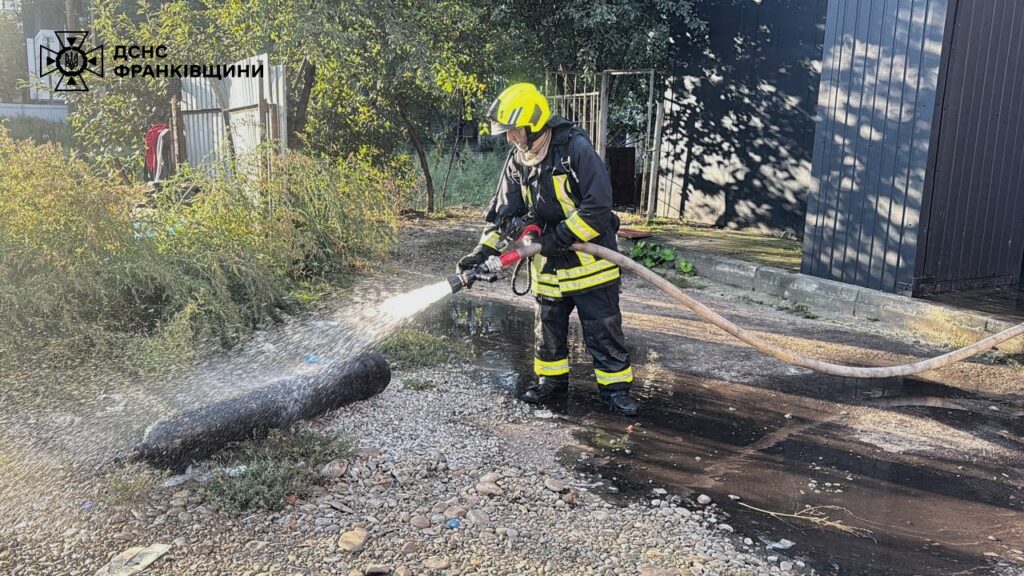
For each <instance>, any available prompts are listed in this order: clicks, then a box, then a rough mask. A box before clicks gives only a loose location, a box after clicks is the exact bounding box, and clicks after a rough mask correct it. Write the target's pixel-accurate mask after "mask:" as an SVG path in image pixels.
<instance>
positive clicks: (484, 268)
mask: <svg viewBox="0 0 1024 576" xmlns="http://www.w3.org/2000/svg"><path fill="white" fill-rule="evenodd" d="M523 240H524V242H522V243H520V245H519V247H517V248H513V249H512V250H509V251H508V252H506V253H504V254H502V255H501V256H500V257H499V256H492V257H490V258H488V259H487V261H486V262H484V263H483V264H481V265H479V266H477V267H476V268H474V269H473V270H470V271H466V272H463V273H461V274H456V275H454V276H452V277H450V278H448V284H449V285H450V286H451V290H452V293H455V292H458V291H460V290H462V289H463V288H469V287H471V286H472V285H473V282H476V281H477V280H480V279H488V280H490V279H491V278H495V279H496V278H497V276H498V274H499V272H500V271H501V270H503V269H504V268H507V267H509V266H511V265H513V264H516V263H518V262H520V261H521V260H524V259H527V258H530V257H532V256H534V255H536V254H537V253H539V252H540V244H537V243H531V242H530V237H529V236H527V237H526V238H523ZM571 248H572V249H573V250H576V251H577V252H583V253H585V254H590V255H591V256H594V257H596V258H602V259H604V260H608V261H609V262H614V263H615V264H618V265H619V266H620V267H621V268H624V269H626V270H630V271H632V272H634V273H636V274H637V275H638V276H640V277H641V278H643V279H644V281H646V282H647V283H649V284H651V285H653V286H654V287H656V288H659V289H661V290H662V291H663V292H665V294H667V295H668V296H670V297H671V298H672V299H674V300H675V301H677V302H679V303H680V304H682V305H683V306H685V307H687V308H689V309H690V310H692V311H693V312H694V313H695V314H697V316H699V317H701V318H702V319H704V320H706V321H708V322H710V323H711V324H714V325H715V326H717V327H718V328H721V329H722V330H724V331H725V332H726V333H728V334H730V335H732V336H733V337H735V338H737V339H738V340H740V341H742V342H744V343H746V344H748V345H750V346H752V347H753V348H755V349H757V350H758V351H760V352H762V353H764V354H766V355H768V356H771V357H773V358H776V359H778V360H781V361H783V362H785V363H787V364H790V365H793V366H799V367H801V368H808V369H810V370H814V371H815V372H821V373H823V374H831V375H833V376H842V377H846V378H893V377H899V376H910V375H912V374H919V373H921V372H928V371H930V370H937V369H939V368H944V367H946V366H949V365H951V364H955V363H957V362H962V361H963V360H966V359H968V358H971V357H972V356H976V355H978V354H981V353H982V352H986V351H988V350H991V349H993V348H995V347H996V346H999V345H1000V344H1002V343H1004V342H1007V341H1009V340H1011V339H1013V338H1016V337H1018V336H1021V335H1024V323H1020V324H1018V325H1016V326H1014V327H1012V328H1009V329H1007V330H1004V331H1002V332H1000V333H998V334H994V335H992V336H989V337H987V338H985V339H983V340H980V341H978V342H976V343H974V344H972V345H970V346H966V347H964V348H960V349H958V350H954V351H952V352H949V353H947V354H943V355H941V356H936V357H934V358H929V359H927V360H921V361H918V362H914V363H911V364H902V365H897V366H877V367H872V366H846V365H843V364H834V363H831V362H825V361H822V360H817V359H815V358H809V357H807V356H803V355H801V354H797V353H795V352H791V351H789V350H785V349H783V348H779V347H778V346H775V345H773V344H771V343H769V342H768V341H766V340H764V339H762V338H760V337H758V336H756V335H755V334H752V333H751V332H748V331H747V330H744V329H743V328H740V327H739V326H737V325H735V324H733V323H732V322H730V321H729V320H727V319H725V318H724V317H722V316H721V315H720V314H718V313H716V312H715V311H714V310H711V309H710V308H708V307H707V306H705V305H704V304H702V303H700V302H699V301H697V300H695V299H694V298H693V297H691V296H689V295H688V294H686V293H685V292H683V291H682V290H680V289H679V288H678V287H677V286H675V285H674V284H672V283H671V282H669V281H668V280H666V279H665V278H663V277H661V276H659V275H658V274H656V273H655V272H652V271H651V270H650V269H648V268H647V267H645V266H643V265H641V264H639V263H637V262H636V261H634V260H633V259H631V258H629V257H628V256H626V255H624V254H621V253H619V252H617V251H615V250H610V249H608V248H605V247H603V246H598V245H596V244H591V243H589V242H586V243H583V242H577V243H575V244H573V245H572V247H571Z"/></svg>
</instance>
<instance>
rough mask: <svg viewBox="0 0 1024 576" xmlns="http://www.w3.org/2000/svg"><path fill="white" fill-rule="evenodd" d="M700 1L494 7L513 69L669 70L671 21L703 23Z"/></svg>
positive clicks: (605, 0) (511, 0)
mask: <svg viewBox="0 0 1024 576" xmlns="http://www.w3.org/2000/svg"><path fill="white" fill-rule="evenodd" d="M697 1H698V0H567V1H565V2H559V3H558V4H557V5H552V4H551V3H550V2H539V1H537V0H506V1H504V2H501V3H499V4H497V5H496V6H495V8H494V15H493V19H494V20H495V22H497V23H499V24H500V25H501V26H502V27H501V28H500V30H501V31H502V37H503V38H504V42H505V43H506V44H507V45H508V48H509V49H508V50H503V52H504V53H505V54H509V55H511V56H513V57H510V58H509V59H508V62H509V64H510V69H511V70H515V72H516V73H518V74H524V73H531V72H532V73H536V72H537V71H538V69H539V70H540V71H543V70H556V69H558V68H562V69H564V70H581V71H591V72H592V71H598V70H607V69H626V68H654V69H655V70H658V71H659V72H668V49H669V46H670V30H669V28H670V25H671V23H672V22H673V21H674V20H681V21H682V22H684V23H685V24H686V25H687V26H688V27H690V28H691V29H695V30H696V29H700V28H702V27H703V26H704V23H703V22H701V21H700V20H699V19H698V18H697V17H696V15H695V14H694V11H693V7H694V5H695V3H696V2H697Z"/></svg>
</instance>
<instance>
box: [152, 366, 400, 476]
mask: <svg viewBox="0 0 1024 576" xmlns="http://www.w3.org/2000/svg"><path fill="white" fill-rule="evenodd" d="M390 382H391V367H390V366H389V365H388V363H387V361H386V360H385V359H384V357H383V356H381V355H380V354H378V353H377V352H368V353H364V354H361V355H359V356H357V357H355V358H353V359H351V360H346V361H339V362H336V363H331V364H326V363H325V364H324V369H323V370H321V371H318V372H317V373H315V374H303V375H294V376H288V377H285V378H281V379H279V380H278V381H276V382H273V383H272V384H269V385H268V386H265V387H263V388H260V389H258V390H253V391H252V392H250V393H247V394H244V395H242V396H238V397H235V398H230V399H227V400H222V401H219V402H214V403H211V404H207V405H205V406H202V407H200V408H196V409H193V410H189V411H187V412H181V413H178V414H174V415H172V416H169V417H167V418H164V419H161V420H158V421H156V422H154V423H153V424H152V425H150V426H149V428H147V429H146V434H145V437H144V438H143V440H142V442H141V443H140V444H139V445H138V446H137V447H136V454H137V455H138V456H139V457H140V458H142V459H144V460H146V461H147V462H149V463H150V464H153V465H155V466H160V467H165V468H170V469H174V470H181V469H183V468H185V467H186V466H187V465H188V464H189V463H191V462H192V461H193V460H198V459H201V458H204V457H206V456H209V455H210V454H212V453H213V452H215V451H217V450H219V449H220V448H222V447H224V446H225V445H226V444H228V443H229V442H237V441H240V440H246V439H250V438H260V437H263V436H266V434H267V432H268V431H269V430H270V429H272V428H287V427H288V426H290V425H292V424H294V423H295V422H297V421H299V420H303V419H307V418H312V417H314V416H317V415H319V414H323V413H324V412H327V411H329V410H333V409H335V408H338V407H340V406H343V405H345V404H349V403H351V402H356V401H358V400H365V399H366V398H369V397H371V396H374V395H376V394H379V393H381V392H383V391H384V389H385V388H387V386H388V383H390Z"/></svg>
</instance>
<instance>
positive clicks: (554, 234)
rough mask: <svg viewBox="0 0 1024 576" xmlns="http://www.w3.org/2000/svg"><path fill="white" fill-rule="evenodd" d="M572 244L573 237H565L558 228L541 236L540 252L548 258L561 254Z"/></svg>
mask: <svg viewBox="0 0 1024 576" xmlns="http://www.w3.org/2000/svg"><path fill="white" fill-rule="evenodd" d="M569 246H572V239H568V240H567V239H565V238H563V237H562V236H561V235H560V234H558V231H557V230H552V231H551V232H548V233H547V234H544V235H543V236H541V237H540V254H541V256H545V257H547V258H551V257H552V256H561V255H562V254H565V253H566V252H568V251H569Z"/></svg>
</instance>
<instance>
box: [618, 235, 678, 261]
mask: <svg viewBox="0 0 1024 576" xmlns="http://www.w3.org/2000/svg"><path fill="white" fill-rule="evenodd" d="M629 257H630V258H632V259H633V260H636V261H637V262H639V263H641V264H643V265H644V266H646V267H647V268H657V267H659V266H665V265H666V264H670V263H672V262H675V260H676V251H675V250H673V249H671V248H662V247H661V245H659V244H656V243H654V242H647V241H646V240H640V241H639V242H637V243H636V244H634V245H633V248H632V249H631V250H630V251H629Z"/></svg>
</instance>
